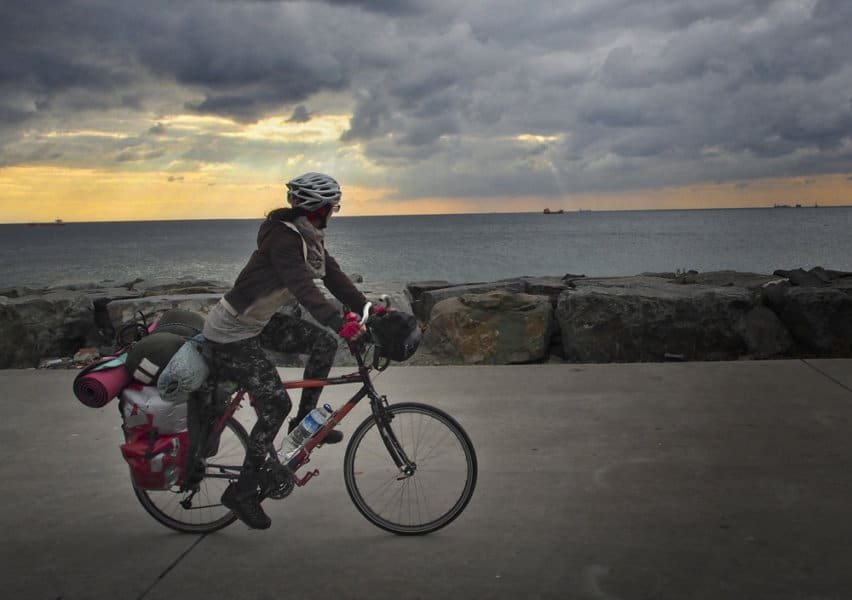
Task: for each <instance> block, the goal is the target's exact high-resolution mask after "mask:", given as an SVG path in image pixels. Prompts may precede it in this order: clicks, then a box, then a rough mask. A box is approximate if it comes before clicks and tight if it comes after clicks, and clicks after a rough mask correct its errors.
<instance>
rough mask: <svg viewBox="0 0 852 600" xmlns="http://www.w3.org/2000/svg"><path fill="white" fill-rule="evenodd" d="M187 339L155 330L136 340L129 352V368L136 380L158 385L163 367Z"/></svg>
mask: <svg viewBox="0 0 852 600" xmlns="http://www.w3.org/2000/svg"><path fill="white" fill-rule="evenodd" d="M185 341H186V340H185V339H184V338H183V336H180V335H177V334H175V333H168V332H166V331H156V330H155V331H154V333H152V334H150V335H147V336H145V337H143V338H142V339H141V340H139V341H138V342H136V343H135V344H134V345H133V347H132V348H130V350H129V351H128V352H127V370H128V371H129V372H130V375H131V376H132V377H133V379H135V380H136V381H138V382H140V383H144V384H145V385H157V378H158V377H159V376H160V372H161V371H162V370H163V368H164V367H165V366H166V365H167V364H169V361H170V360H171V359H172V357H173V356H174V355H175V353H176V352H177V351H178V350H180V347H181V346H183V344H184V342H185Z"/></svg>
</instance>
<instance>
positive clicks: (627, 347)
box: [556, 276, 789, 362]
mask: <svg viewBox="0 0 852 600" xmlns="http://www.w3.org/2000/svg"><path fill="white" fill-rule="evenodd" d="M575 284H576V289H574V290H569V291H567V292H564V293H563V294H562V295H561V296H560V297H559V302H558V304H557V309H556V317H557V319H558V321H559V325H560V328H561V332H562V342H563V346H564V351H565V359H566V360H569V361H577V362H640V361H662V360H666V359H672V358H675V359H681V360H724V359H736V358H740V357H742V356H760V357H762V358H765V357H769V356H775V355H780V354H783V353H784V352H786V351H787V350H789V338H788V337H786V338H785V332H784V328H783V325H782V324H781V323H780V322H779V321H778V319H777V318H775V317H774V314H773V313H772V312H771V311H767V310H764V307H762V306H760V305H759V304H758V299H757V296H756V295H755V294H753V293H752V292H750V291H749V290H747V289H745V288H741V287H733V286H722V287H715V286H706V285H699V284H691V285H683V284H678V283H676V282H675V281H674V280H671V279H664V278H659V277H643V276H639V277H626V278H606V279H591V280H587V281H577V282H575Z"/></svg>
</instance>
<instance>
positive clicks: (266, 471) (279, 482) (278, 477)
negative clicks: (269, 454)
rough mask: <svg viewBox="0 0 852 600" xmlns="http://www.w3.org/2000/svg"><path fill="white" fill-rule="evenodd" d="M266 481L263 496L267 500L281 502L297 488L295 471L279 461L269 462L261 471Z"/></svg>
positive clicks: (263, 486)
mask: <svg viewBox="0 0 852 600" xmlns="http://www.w3.org/2000/svg"><path fill="white" fill-rule="evenodd" d="M261 475H262V476H263V478H264V479H265V481H264V483H263V485H262V491H263V495H264V496H265V497H267V498H273V499H275V500H281V499H282V498H286V497H287V496H289V495H290V494H291V493H292V492H293V489H294V488H295V487H296V480H295V478H294V477H293V471H291V470H290V469H288V468H287V467H286V466H285V465H282V464H281V463H279V462H278V461H271V460H270V461H267V462H266V464H265V465H263V469H261Z"/></svg>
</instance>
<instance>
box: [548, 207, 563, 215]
mask: <svg viewBox="0 0 852 600" xmlns="http://www.w3.org/2000/svg"><path fill="white" fill-rule="evenodd" d="M564 213H565V211H564V210H562V209H561V208H560V209H559V210H550V209H549V208H545V209H544V214H546V215H561V214H564Z"/></svg>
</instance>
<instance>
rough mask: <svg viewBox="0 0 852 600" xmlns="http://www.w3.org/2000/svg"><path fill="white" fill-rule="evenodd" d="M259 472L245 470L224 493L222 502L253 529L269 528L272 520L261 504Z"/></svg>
mask: <svg viewBox="0 0 852 600" xmlns="http://www.w3.org/2000/svg"><path fill="white" fill-rule="evenodd" d="M257 485H258V476H257V473H254V472H251V471H245V470H244V471H243V472H242V473H241V474H240V478H239V479H238V480H237V482H236V483H232V484H231V485H229V486H228V488H227V489H226V490H225V493H224V494H222V504H223V505H224V506H225V507H226V508H229V509H231V510H232V511H234V512H235V513H237V516H238V517H239V518H240V520H241V521H242V522H243V523H245V524H246V525H248V526H249V527H251V528H252V529H269V526H270V525H272V520H271V519H270V518H269V517H268V516H267V514H266V513H265V512H263V507H261V506H260V494H259V493H258V489H257Z"/></svg>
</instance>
